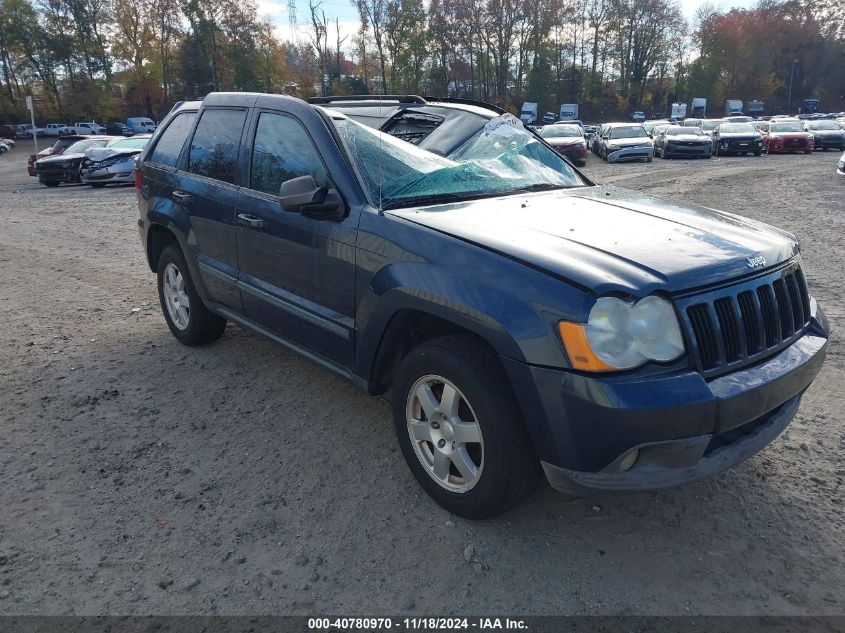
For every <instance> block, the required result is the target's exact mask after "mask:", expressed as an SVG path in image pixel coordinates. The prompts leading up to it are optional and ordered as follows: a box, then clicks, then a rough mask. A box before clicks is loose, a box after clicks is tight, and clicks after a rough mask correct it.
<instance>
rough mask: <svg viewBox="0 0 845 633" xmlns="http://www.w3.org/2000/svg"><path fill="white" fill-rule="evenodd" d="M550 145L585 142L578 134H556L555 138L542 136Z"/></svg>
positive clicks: (561, 145)
mask: <svg viewBox="0 0 845 633" xmlns="http://www.w3.org/2000/svg"><path fill="white" fill-rule="evenodd" d="M543 140H544V141H546V142H547V143H548V144H549V145H551V146H552V147H563V146H569V145H577V144H578V143H586V141H585V140H584V139H583V138H582V137H580V136H558V137H557V138H544V139H543Z"/></svg>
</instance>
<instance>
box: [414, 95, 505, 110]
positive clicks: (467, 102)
mask: <svg viewBox="0 0 845 633" xmlns="http://www.w3.org/2000/svg"><path fill="white" fill-rule="evenodd" d="M425 99H427V100H428V101H442V102H444V103H462V104H463V105H471V106H478V107H479V108H487V109H488V110H493V111H494V112H496V113H497V114H507V110H505V109H504V108H500V107H499V106H497V105H493V104H492V103H487V102H486V101H480V100H478V99H462V98H461V97H425Z"/></svg>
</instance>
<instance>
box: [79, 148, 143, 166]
mask: <svg viewBox="0 0 845 633" xmlns="http://www.w3.org/2000/svg"><path fill="white" fill-rule="evenodd" d="M140 153H141V149H139V148H135V147H118V148H112V147H92V148H90V149H88V150H86V151H85V158H87V159H88V160H90V161H91V162H94V163H96V162H99V161H102V160H107V159H109V158H114V157H116V156H123V157H125V158H130V157H132V156H135V155H137V154H140Z"/></svg>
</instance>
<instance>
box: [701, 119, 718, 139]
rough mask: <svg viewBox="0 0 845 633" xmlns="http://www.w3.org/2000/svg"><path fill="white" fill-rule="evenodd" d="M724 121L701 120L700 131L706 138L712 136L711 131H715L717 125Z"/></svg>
mask: <svg viewBox="0 0 845 633" xmlns="http://www.w3.org/2000/svg"><path fill="white" fill-rule="evenodd" d="M722 121H724V119H701V124H700V127H701V131H702V132H704V133H705V134H706V135H707V136H712V135H713V130H715V129H716V126H717V125H719V123H721V122H722Z"/></svg>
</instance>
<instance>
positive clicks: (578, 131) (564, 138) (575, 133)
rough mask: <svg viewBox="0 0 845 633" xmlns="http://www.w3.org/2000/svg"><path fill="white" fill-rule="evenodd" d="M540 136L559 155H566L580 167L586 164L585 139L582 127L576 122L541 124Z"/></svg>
mask: <svg viewBox="0 0 845 633" xmlns="http://www.w3.org/2000/svg"><path fill="white" fill-rule="evenodd" d="M540 136H542V137H543V140H544V141H546V143H548V144H549V145H551V146H552V148H553V149H554V150H555V151H556V152H557V153H558V154H560V155H561V156H566V157H567V158H568V159H569V160H571V161H572V162H573V163H576V164H578V165H581V166H582V167H583V166H584V165H586V164H587V141H586V140H585V139H584V129H583V128H582V127H581V126H580V125H578V124H577V123H555V124H554V125H546V126H543V128H542V129H541V130H540Z"/></svg>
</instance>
